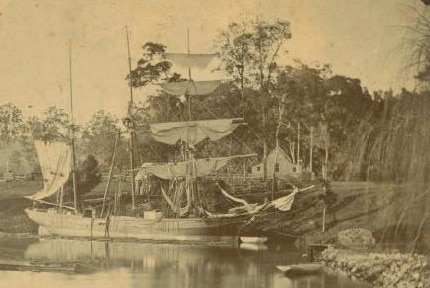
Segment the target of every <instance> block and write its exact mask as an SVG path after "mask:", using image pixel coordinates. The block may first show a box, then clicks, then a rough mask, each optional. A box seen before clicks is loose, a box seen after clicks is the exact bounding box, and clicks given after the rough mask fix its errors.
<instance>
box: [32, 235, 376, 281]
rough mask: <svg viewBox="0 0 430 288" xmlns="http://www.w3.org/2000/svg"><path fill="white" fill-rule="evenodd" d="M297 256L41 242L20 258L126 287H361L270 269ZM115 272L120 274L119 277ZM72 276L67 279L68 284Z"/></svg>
mask: <svg viewBox="0 0 430 288" xmlns="http://www.w3.org/2000/svg"><path fill="white" fill-rule="evenodd" d="M301 254H302V253H301V251H299V250H295V249H293V248H291V247H290V245H286V246H277V245H275V246H270V247H269V249H268V250H267V251H265V252H261V253H260V252H255V251H246V250H236V249H235V248H231V247H209V246H206V245H185V244H181V245H173V244H167V243H166V244H160V243H158V244H154V243H138V242H134V243H127V242H116V241H106V242H100V241H85V240H70V239H55V238H54V239H44V240H40V241H39V242H37V243H33V244H30V245H29V246H28V247H27V249H26V251H25V254H24V257H25V258H26V260H28V261H32V262H39V263H43V262H45V263H87V264H88V265H92V266H94V268H95V269H94V270H96V271H98V273H97V274H92V275H91V279H92V280H94V281H95V280H97V279H98V278H101V279H104V276H103V275H115V277H118V279H112V280H111V281H118V282H116V283H128V285H125V284H124V285H121V284H117V286H127V287H142V286H144V287H163V288H164V287H210V288H220V287H237V288H249V287H267V288H277V287H284V288H328V287H330V288H331V287H336V288H363V287H368V286H366V285H365V284H364V283H362V282H355V281H352V280H351V279H349V278H348V277H347V276H346V275H341V274H338V273H337V272H335V271H332V270H327V271H326V270H324V273H321V274H320V275H313V276H303V277H300V278H294V279H291V278H287V277H285V276H283V274H282V273H281V272H279V271H277V270H276V269H275V268H274V267H275V266H276V265H279V264H292V263H297V262H299V261H301V260H302V259H301ZM117 271H123V273H122V274H118V273H117ZM70 278H71V276H68V280H69V279H70ZM122 281H124V282H122Z"/></svg>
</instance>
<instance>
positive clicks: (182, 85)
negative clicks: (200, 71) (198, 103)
mask: <svg viewBox="0 0 430 288" xmlns="http://www.w3.org/2000/svg"><path fill="white" fill-rule="evenodd" d="M220 84H221V81H220V80H209V81H194V80H188V81H182V82H170V83H163V84H161V87H162V88H163V89H164V91H166V92H167V93H169V94H171V95H175V96H182V95H190V96H196V95H208V94H210V93H212V92H214V91H215V89H216V88H218V86H219V85H220Z"/></svg>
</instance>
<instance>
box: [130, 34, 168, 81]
mask: <svg viewBox="0 0 430 288" xmlns="http://www.w3.org/2000/svg"><path fill="white" fill-rule="evenodd" d="M142 50H143V55H142V58H140V59H139V60H138V61H137V65H136V68H134V69H133V70H131V73H130V74H129V75H127V76H126V80H129V79H130V77H131V86H132V87H134V88H137V87H144V86H147V85H148V84H150V83H156V82H158V81H160V80H163V79H164V80H167V79H168V78H169V75H168V73H169V71H170V67H171V66H172V64H171V63H170V62H169V61H167V60H166V57H165V50H166V46H164V45H162V44H159V43H153V42H146V43H145V44H144V45H143V46H142Z"/></svg>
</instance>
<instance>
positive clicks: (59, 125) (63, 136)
mask: <svg viewBox="0 0 430 288" xmlns="http://www.w3.org/2000/svg"><path fill="white" fill-rule="evenodd" d="M27 126H28V129H29V130H30V132H31V134H32V136H33V138H34V139H36V140H43V141H69V139H70V136H69V132H70V129H71V128H73V129H75V131H77V130H78V127H77V126H75V127H71V123H70V121H69V116H68V114H67V113H66V112H65V111H64V110H63V109H60V108H57V107H55V106H52V107H49V108H48V110H47V111H46V112H45V113H44V114H43V117H42V118H38V117H31V118H30V119H29V120H28V121H27Z"/></svg>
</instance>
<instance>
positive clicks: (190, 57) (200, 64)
mask: <svg viewBox="0 0 430 288" xmlns="http://www.w3.org/2000/svg"><path fill="white" fill-rule="evenodd" d="M165 56H166V59H167V60H169V61H171V62H173V63H174V65H175V66H179V67H181V68H183V69H188V67H192V68H197V69H206V68H207V67H208V66H209V64H211V63H213V62H214V61H216V59H217V55H216V54H188V53H166V54H165ZM179 67H178V68H179Z"/></svg>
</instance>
